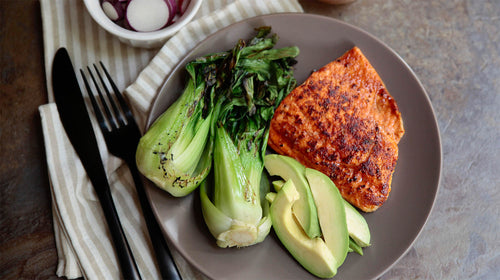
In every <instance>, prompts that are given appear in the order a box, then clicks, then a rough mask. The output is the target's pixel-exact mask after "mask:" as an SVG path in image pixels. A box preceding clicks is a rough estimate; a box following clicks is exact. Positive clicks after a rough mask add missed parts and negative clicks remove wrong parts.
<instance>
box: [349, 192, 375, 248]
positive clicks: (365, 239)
mask: <svg viewBox="0 0 500 280" xmlns="http://www.w3.org/2000/svg"><path fill="white" fill-rule="evenodd" d="M343 200H344V199H343ZM344 206H345V214H346V219H347V230H348V231H349V236H350V237H351V238H352V239H353V240H354V242H356V244H358V245H359V246H360V247H368V246H370V229H369V228H368V223H367V222H366V220H365V218H364V217H363V216H362V215H361V214H360V213H359V212H358V210H356V208H354V206H352V205H351V204H350V203H349V202H347V201H346V200H344Z"/></svg>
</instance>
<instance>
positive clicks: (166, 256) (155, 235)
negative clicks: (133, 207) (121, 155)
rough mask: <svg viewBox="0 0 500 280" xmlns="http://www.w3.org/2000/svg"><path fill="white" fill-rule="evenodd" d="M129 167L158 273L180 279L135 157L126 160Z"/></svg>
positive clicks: (165, 276)
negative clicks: (158, 269)
mask: <svg viewBox="0 0 500 280" xmlns="http://www.w3.org/2000/svg"><path fill="white" fill-rule="evenodd" d="M126 162H127V165H128V167H129V170H130V173H132V177H133V178H134V183H135V187H136V189H137V195H138V197H139V202H140V204H141V208H142V213H143V215H144V218H145V220H146V226H147V228H148V232H149V237H150V239H151V243H152V245H153V249H154V251H155V255H156V260H157V262H158V266H159V268H160V273H161V276H162V278H163V279H176V280H177V279H179V280H180V279H182V277H181V275H180V273H179V271H178V270H177V266H176V265H175V262H174V259H173V257H172V254H171V252H170V250H169V248H168V245H167V242H166V240H165V238H164V237H163V233H162V231H161V228H160V225H159V224H158V222H157V220H156V217H155V215H154V213H153V210H152V209H151V205H150V204H149V201H148V198H147V196H146V191H145V189H144V185H143V183H142V177H141V175H140V173H139V171H138V169H137V165H136V163H135V157H134V158H133V159H129V160H126Z"/></svg>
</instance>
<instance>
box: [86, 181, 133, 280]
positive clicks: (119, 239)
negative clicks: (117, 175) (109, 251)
mask: <svg viewBox="0 0 500 280" xmlns="http://www.w3.org/2000/svg"><path fill="white" fill-rule="evenodd" d="M104 178H105V177H104ZM101 183H102V184H104V185H101V187H96V185H95V184H94V189H95V190H96V193H97V196H98V197H99V201H100V202H101V207H102V210H103V212H104V217H105V218H106V222H107V223H108V227H109V231H110V233H111V238H112V240H113V244H114V248H115V252H116V255H117V257H118V263H119V265H120V268H121V273H122V276H123V278H124V279H131V280H136V279H137V280H139V279H141V274H140V273H139V269H138V268H137V265H136V263H135V260H134V257H133V255H132V250H130V246H129V244H128V241H127V238H126V236H125V233H124V231H123V228H122V226H121V224H120V220H119V218H118V213H117V212H116V208H115V205H114V203H113V198H112V196H111V191H110V188H109V184H108V182H107V181H106V182H101ZM102 186H104V187H102Z"/></svg>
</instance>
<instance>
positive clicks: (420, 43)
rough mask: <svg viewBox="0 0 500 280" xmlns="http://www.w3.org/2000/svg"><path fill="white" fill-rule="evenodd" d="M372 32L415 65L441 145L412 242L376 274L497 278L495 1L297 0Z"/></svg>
mask: <svg viewBox="0 0 500 280" xmlns="http://www.w3.org/2000/svg"><path fill="white" fill-rule="evenodd" d="M301 4H302V6H303V7H304V10H305V11H306V12H309V13H316V14H322V15H327V16H331V17H334V18H337V19H340V20H343V21H345V22H348V23H350V24H353V25H355V26H358V27H360V28H362V29H364V30H365V31H367V32H369V33H371V34H372V35H374V36H376V37H377V38H379V39H380V40H382V41H383V42H385V43H386V44H387V45H388V46H389V47H391V48H392V49H393V50H395V51H396V52H397V53H398V54H399V55H400V56H401V57H402V58H403V59H404V60H405V61H406V62H407V63H408V64H409V66H410V67H411V68H412V69H413V70H414V71H415V73H416V75H417V76H418V77H419V79H420V81H421V82H422V84H423V85H424V87H425V88H426V90H427V93H428V94H429V97H430V99H431V101H432V105H433V108H434V111H435V114H436V118H437V120H438V124H439V128H440V133H441V141H442V148H443V170H442V177H441V184H440V189H439V193H438V196H437V200H436V203H435V205H434V208H433V211H432V213H431V215H430V217H429V220H428V223H427V225H426V226H425V227H424V229H423V231H422V233H421V235H420V236H419V238H418V239H417V241H416V242H415V244H414V246H413V248H412V249H410V251H409V252H408V254H407V255H406V256H404V257H403V258H402V259H401V260H400V261H399V262H398V263H397V264H396V265H395V266H394V267H393V268H392V269H391V270H390V271H389V272H387V273H386V274H385V275H384V276H383V277H382V279H499V277H500V276H499V275H500V238H499V237H500V206H499V205H500V192H499V191H498V190H499V187H500V167H499V166H500V1H498V0H491V1H458V0H456V1H411V0H406V1H391V0H384V1H382V0H380V1H379V0H366V1H359V0H358V1H356V2H354V3H352V4H349V5H342V6H328V5H325V4H321V3H318V2H316V1H310V0H304V1H301Z"/></svg>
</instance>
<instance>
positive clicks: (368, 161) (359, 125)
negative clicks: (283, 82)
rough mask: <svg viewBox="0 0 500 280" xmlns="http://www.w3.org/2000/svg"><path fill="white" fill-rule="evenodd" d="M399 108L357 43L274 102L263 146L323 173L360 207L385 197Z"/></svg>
mask: <svg viewBox="0 0 500 280" xmlns="http://www.w3.org/2000/svg"><path fill="white" fill-rule="evenodd" d="M403 134H404V128H403V122H402V119H401V113H400V112H399V109H398V107H397V104H396V102H395V100H394V99H393V98H392V96H391V95H390V94H389V92H388V91H387V89H386V88H385V85H384V83H383V82H382V80H381V79H380V77H379V75H378V74H377V72H376V71H375V69H374V68H373V67H372V66H371V64H370V63H369V61H368V60H367V59H366V57H365V56H364V55H363V54H362V52H361V50H359V48H357V47H354V48H353V49H351V50H349V51H348V52H346V53H345V54H344V55H342V56H341V57H340V58H338V59H337V60H335V61H333V62H331V63H329V64H327V65H326V66H324V67H322V68H321V69H319V70H317V71H315V72H314V73H312V74H311V76H310V77H309V78H308V79H307V80H306V81H305V82H304V83H303V84H302V85H300V86H299V87H297V88H296V89H294V90H293V91H292V92H291V93H290V94H289V95H288V96H287V97H286V98H285V99H284V100H283V102H282V103H281V104H280V106H279V107H278V109H277V110H276V112H275V115H274V117H273V120H272V121H271V128H270V133H269V146H270V147H271V148H272V149H273V150H275V151H276V152H277V153H280V154H283V155H287V156H291V157H293V158H295V159H297V160H298V161H300V162H301V163H302V164H304V165H305V166H307V167H311V168H315V169H317V170H320V171H322V172H323V173H325V174H327V175H328V176H329V177H330V178H331V179H332V180H333V181H334V182H335V184H336V185H337V187H338V188H339V189H340V192H341V194H342V196H343V197H344V198H345V199H346V200H348V201H349V202H351V203H352V204H353V205H355V206H356V207H358V208H359V209H361V210H363V211H365V212H372V211H375V210H376V209H377V208H378V207H380V206H381V205H382V204H383V203H384V202H385V201H386V200H387V198H388V196H389V193H390V191H391V181H392V174H393V172H394V169H395V166H396V162H397V159H398V146H397V144H398V142H399V140H400V139H401V137H402V136H403Z"/></svg>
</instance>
